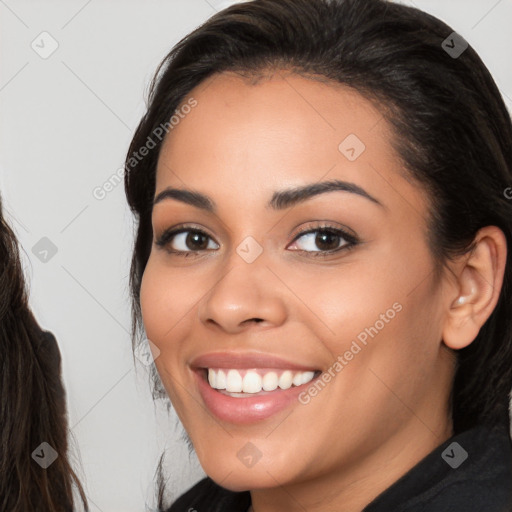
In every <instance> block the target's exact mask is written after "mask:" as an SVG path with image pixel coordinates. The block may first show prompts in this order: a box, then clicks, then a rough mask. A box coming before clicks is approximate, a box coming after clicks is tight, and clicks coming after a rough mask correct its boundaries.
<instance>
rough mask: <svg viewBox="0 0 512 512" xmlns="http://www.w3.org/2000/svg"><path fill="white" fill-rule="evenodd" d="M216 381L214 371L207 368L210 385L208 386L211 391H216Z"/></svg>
mask: <svg viewBox="0 0 512 512" xmlns="http://www.w3.org/2000/svg"><path fill="white" fill-rule="evenodd" d="M216 380H217V379H216V375H215V371H214V370H212V369H211V368H208V382H209V383H210V386H211V387H212V388H213V389H217V386H216Z"/></svg>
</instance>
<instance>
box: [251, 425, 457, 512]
mask: <svg viewBox="0 0 512 512" xmlns="http://www.w3.org/2000/svg"><path fill="white" fill-rule="evenodd" d="M452 435H453V429H452V423H451V421H449V420H445V421H443V422H441V423H440V424H439V426H438V428H437V429H436V430H435V431H434V430H430V429H428V428H426V427H425V425H424V424H422V423H421V422H419V421H418V419H417V418H414V419H413V421H412V422H411V425H409V426H408V427H406V428H404V429H402V430H401V432H400V433H398V434H397V435H396V436H393V437H392V438H390V439H388V440H387V441H386V443H385V444H383V445H382V446H380V447H379V449H378V450H376V451H374V452H372V453H370V454H368V455H367V456H365V457H363V458H361V459H360V460H358V461H357V463H355V464H351V465H350V467H344V466H343V465H340V466H339V467H337V468H336V469H335V470H332V471H329V473H328V474H324V475H322V476H321V477H317V478H315V479H311V480H301V481H300V482H294V483H293V484H289V485H279V486H277V487H275V488H271V489H268V488H267V489H258V490H254V491H251V502H252V504H251V506H250V508H249V509H248V511H247V512H279V511H282V510H287V511H288V512H303V511H304V510H307V511H308V512H324V511H327V510H339V511H342V512H361V510H363V509H364V508H365V507H366V506H367V505H368V504H369V503H370V502H371V501H372V500H373V499H375V498H376V497H377V496H378V495H379V494H381V493H382V492H383V491H385V490H386V489H387V488H388V487H390V486H391V485H392V484H393V483H394V482H396V481H397V480H398V479H399V478H400V477H401V476H403V475H404V474H405V473H406V472H407V471H409V470H410V469H411V468H412V467H414V466H415V465H416V464H417V463H418V462H419V461H420V460H421V459H423V458H424V457H425V456H426V455H428V454H429V453H430V452H432V451H433V450H434V449H435V448H437V447H438V446H439V445H441V444H442V443H443V442H444V441H446V440H447V439H449V438H450V437H451V436H452ZM253 507H254V508H253Z"/></svg>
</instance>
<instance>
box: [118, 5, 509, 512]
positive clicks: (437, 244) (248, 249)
mask: <svg viewBox="0 0 512 512" xmlns="http://www.w3.org/2000/svg"><path fill="white" fill-rule="evenodd" d="M164 132H165V133H164ZM150 140H151V142H152V145H151V146H152V147H151V148H149V147H148V141H150ZM511 141H512V127H511V121H510V116H509V115H508V112H507V110H506V108H505V106H504V103H503V101H502V99H501V96H500V94H499V91H498V89H497V87H496V85H495V83H494V81H493V80H492V78H491V76H490V74H489V72H488V70H487V69H486V67H485V66H484V64H483V63H482V62H481V60H480V58H479V57H478V56H477V54H476V53H475V51H474V50H473V49H472V48H471V47H468V45H467V43H466V42H465V41H464V40H463V39H462V38H461V37H460V36H458V35H457V34H456V33H454V32H453V30H452V29H451V28H450V27H448V26H447V25H445V24H444V23H442V22H441V21H439V20H437V19H436V18H434V17H432V16H429V15H427V14H425V13H423V12H421V11H419V10H417V9H413V8H410V7H406V6H403V5H398V4H394V3H391V2H386V1H383V0H368V1H365V2H361V1H357V0H316V1H311V0H254V1H252V2H248V3H243V4H239V5H234V6H232V7H230V8H228V9H226V10H224V11H222V12H219V13H218V14H216V15H215V16H213V17H212V18H211V19H209V20H208V21H207V22H206V23H204V24H203V25H202V26H200V27H199V28H198V29H196V30H195V31H194V32H192V33H191V34H190V35H188V36H187V37H186V38H184V39H183V40H182V41H181V42H180V43H179V44H178V45H177V46H176V47H175V48H174V49H173V50H172V51H171V52H170V53H169V55H168V56H167V57H166V58H165V59H164V61H163V63H162V65H161V66H160V68H159V71H158V73H157V76H156V77H155V79H154V81H153V84H152V88H151V92H150V98H149V105H148V109H147V112H146V114H145V116H144V117H143V119H142V121H141V122H140V124H139V126H138V129H137V131H136V134H135V136H134V138H133V140H132V143H131V145H130V149H129V152H128V155H127V158H126V171H127V172H126V175H125V186H126V193H127V198H128V202H129V204H130V207H131V209H132V211H133V212H134V214H135V215H136V217H137V220H138V229H137V236H136V242H135V249H134V254H133V260H132V274H131V284H132V293H133V313H134V333H135V334H136V333H142V332H144V331H145V333H146V334H147V337H148V339H149V340H151V342H152V346H154V347H156V348H157V349H158V351H157V354H158V357H155V364H156V369H157V371H158V374H159V377H160V378H161V380H162V383H163V385H164V387H165V390H166V392H167V393H168V395H169V397H170V399H171V402H172V404H173V406H174V407H175V409H176V412H177V414H178V416H179V418H180V420H181V422H182V423H183V425H184V427H185V430H186V431H187V434H188V436H189V438H190V441H191V443H192V444H193V447H194V449H195V451H196V453H197V456H198V458H199V461H200V463H201V465H202V467H203V469H204V471H205V472H206V474H207V478H205V479H203V480H202V481H200V482H199V483H198V484H197V485H195V486H194V487H193V488H192V489H191V490H190V491H188V492H187V493H185V494H184V495H183V496H181V497H180V498H179V499H178V500H177V501H175V503H174V504H173V505H172V506H171V507H170V509H169V510H171V511H178V510H179V511H182V510H183V511H186V510H189V511H190V510H198V511H206V510H211V511H213V510H215V511H221V510H230V511H231V510H232V511H243V512H245V511H246V510H253V511H255V512H270V511H278V510H294V511H295V510H296V511H299V510H301V511H302V510H308V511H318V512H320V511H333V510H336V511H343V512H360V511H361V510H364V511H365V512H383V511H386V512H387V511H390V510H394V511H398V510H400V511H408V512H412V511H418V512H419V511H422V512H427V511H428V512H434V511H435V512H439V511H445V510H446V511H448V510H451V511H455V510H457V511H459V510H464V511H466V512H467V511H477V510H478V511H481V510H486V511H495V512H498V511H499V512H503V511H510V510H512V445H511V439H510V416H509V394H510V390H511V387H512V326H511V322H510V318H511V317H512V311H511V309H512V297H511V293H512V261H511V255H510V250H507V247H508V248H509V249H510V246H511V242H512V202H511V201H510V200H509V199H508V198H507V195H506V194H505V193H504V192H505V190H507V188H508V187H510V186H511V183H512V144H511ZM142 148H146V150H145V151H144V154H143V158H136V156H135V155H138V154H139V153H140V154H142V153H143V151H142ZM161 496H162V493H161ZM164 506H166V505H165V504H164V503H163V499H162V500H161V502H160V507H161V508H163V507H164Z"/></svg>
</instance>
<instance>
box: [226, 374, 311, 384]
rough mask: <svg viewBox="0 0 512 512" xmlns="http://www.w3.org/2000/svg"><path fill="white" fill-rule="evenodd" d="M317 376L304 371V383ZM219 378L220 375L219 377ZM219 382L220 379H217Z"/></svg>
mask: <svg viewBox="0 0 512 512" xmlns="http://www.w3.org/2000/svg"><path fill="white" fill-rule="evenodd" d="M314 376H315V372H304V373H303V374H302V384H306V383H307V382H309V381H310V380H313V377H314ZM217 379H218V377H217ZM217 382H218V380H217Z"/></svg>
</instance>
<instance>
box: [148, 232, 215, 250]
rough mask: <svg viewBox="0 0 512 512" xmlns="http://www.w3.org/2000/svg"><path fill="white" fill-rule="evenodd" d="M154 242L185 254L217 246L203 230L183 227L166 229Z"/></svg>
mask: <svg viewBox="0 0 512 512" xmlns="http://www.w3.org/2000/svg"><path fill="white" fill-rule="evenodd" d="M156 244H157V245H158V246H159V247H165V248H166V249H167V250H168V251H169V252H171V253H176V254H180V253H184V254H187V253H193V252H197V251H207V250H210V249H218V248H219V245H218V244H216V243H215V242H214V241H213V240H212V239H211V237H210V236H209V235H207V234H206V233H204V232H203V231H200V230H197V229H185V228H179V229H175V230H171V231H166V232H165V233H164V234H163V235H162V236H161V237H160V238H159V239H158V241H157V242H156Z"/></svg>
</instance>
